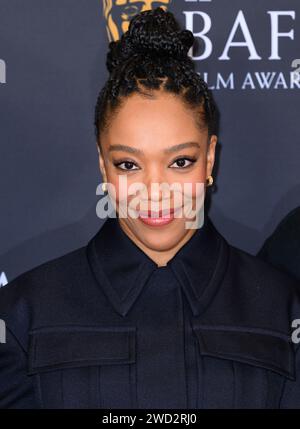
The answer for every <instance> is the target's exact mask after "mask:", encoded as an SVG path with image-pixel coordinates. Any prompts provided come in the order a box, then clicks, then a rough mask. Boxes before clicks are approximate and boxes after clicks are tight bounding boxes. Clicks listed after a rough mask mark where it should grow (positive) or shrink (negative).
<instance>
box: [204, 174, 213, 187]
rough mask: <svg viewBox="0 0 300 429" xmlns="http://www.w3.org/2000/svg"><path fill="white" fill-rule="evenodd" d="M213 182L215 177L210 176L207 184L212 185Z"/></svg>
mask: <svg viewBox="0 0 300 429" xmlns="http://www.w3.org/2000/svg"><path fill="white" fill-rule="evenodd" d="M213 183H214V178H213V177H212V176H208V178H207V179H206V186H212V184H213Z"/></svg>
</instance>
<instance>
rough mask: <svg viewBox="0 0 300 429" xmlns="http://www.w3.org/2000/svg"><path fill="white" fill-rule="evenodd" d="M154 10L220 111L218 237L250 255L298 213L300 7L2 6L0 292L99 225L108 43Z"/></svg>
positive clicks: (280, 0)
mask: <svg viewBox="0 0 300 429" xmlns="http://www.w3.org/2000/svg"><path fill="white" fill-rule="evenodd" d="M157 6H162V7H163V8H165V9H167V10H170V11H171V12H173V13H174V14H175V16H176V17H177V19H178V21H179V22H180V23H181V24H182V27H183V28H187V29H189V30H191V31H192V32H193V33H194V35H195V37H196V38H197V41H198V44H197V45H198V47H197V49H194V50H191V52H190V54H191V55H192V56H193V58H194V61H195V62H196V67H197V71H198V72H199V73H200V74H201V75H202V76H203V77H204V79H205V80H206V81H207V83H208V84H209V87H210V88H211V89H212V90H213V91H214V95H215V98H216V100H217V103H218V106H219V109H220V112H221V122H220V134H219V147H218V153H217V161H216V166H215V170H214V177H215V183H216V186H215V189H214V192H213V193H212V194H211V197H210V199H209V213H210V217H211V219H212V220H213V221H214V224H215V225H216V227H217V228H218V229H219V231H220V232H221V233H222V234H223V235H224V236H225V237H226V238H227V239H228V241H229V242H230V243H231V244H233V245H235V246H238V247H240V248H242V249H244V250H246V251H247V252H249V253H252V254H256V253H257V251H258V250H259V249H260V247H261V246H262V244H263V242H264V240H265V239H266V238H267V237H268V236H269V235H270V234H271V233H272V232H273V231H274V229H275V227H276V226H277V225H278V223H279V222H280V221H281V220H282V218H283V217H284V216H285V215H286V214H287V213H289V212H290V211H291V210H293V209H294V208H295V207H297V206H299V205H300V168H299V166H300V128H299V126H300V119H299V118H300V2H299V0H260V1H250V0H210V1H209V0H206V1H204V0H202V1H200V0H198V1H196V0H173V1H171V0H169V1H168V0H162V1H151V0H145V1H135V0H128V1H126V0H114V1H113V0H107V1H101V0H26V1H21V0H0V113H1V114H0V141H1V144H0V162H1V172H0V178H1V180H0V196H1V218H0V287H1V286H4V285H6V284H7V283H9V281H11V280H12V279H13V278H15V277H16V276H17V275H19V274H21V273H22V272H24V271H27V270H29V269H31V268H33V267H35V266H37V265H39V264H40V263H43V262H45V261H47V260H49V259H52V258H55V257H58V256H61V255H63V254H64V253H66V252H68V251H71V250H73V249H75V248H78V247H80V246H83V245H85V244H86V243H87V241H88V240H89V239H90V238H91V236H92V235H94V234H95V233H96V231H97V230H98V229H99V228H100V227H101V225H102V222H103V220H101V219H99V218H98V217H97V215H96V204H97V202H98V200H99V196H98V195H97V194H96V189H97V186H98V185H99V183H100V182H101V176H100V171H99V167H98V157H97V150H96V142H95V137H94V128H93V119H94V107H95V103H96V98H97V95H98V92H99V90H100V89H101V88H102V86H103V85H104V83H105V81H106V79H107V76H108V75H107V71H106V67H105V59H106V52H107V47H108V43H109V41H111V40H117V39H118V38H119V37H120V35H121V34H122V32H124V31H126V30H127V28H128V24H129V21H130V19H131V18H132V17H133V16H134V15H135V14H136V13H139V12H140V11H141V10H146V9H151V8H155V7H157Z"/></svg>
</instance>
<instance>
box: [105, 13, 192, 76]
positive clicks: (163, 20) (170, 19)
mask: <svg viewBox="0 0 300 429" xmlns="http://www.w3.org/2000/svg"><path fill="white" fill-rule="evenodd" d="M194 40H195V38H194V35H193V33H192V32H191V31H189V30H181V28H180V26H179V24H178V22H177V21H176V19H175V17H174V15H173V14H172V13H171V12H165V11H164V10H163V9H162V8H161V7H157V8H156V9H153V10H146V11H144V12H141V13H139V14H138V15H136V16H135V17H134V18H133V19H132V20H131V21H130V23H129V28H128V31H126V33H124V34H123V35H122V37H121V39H120V40H118V41H117V42H110V44H109V48H110V50H109V52H108V54H107V61H106V66H107V68H108V70H109V72H112V70H113V69H114V68H116V67H118V66H119V65H120V64H122V63H123V62H124V61H126V60H128V59H129V58H131V57H132V56H133V55H141V56H145V55H149V56H153V57H163V58H165V57H171V58H176V59H184V58H186V57H187V54H188V51H189V49H190V48H191V47H192V46H193V43H194Z"/></svg>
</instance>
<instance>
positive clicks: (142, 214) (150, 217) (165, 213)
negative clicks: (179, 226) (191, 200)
mask: <svg viewBox="0 0 300 429" xmlns="http://www.w3.org/2000/svg"><path fill="white" fill-rule="evenodd" d="M180 208H181V207H179V208H177V209H175V208H170V209H165V210H159V211H157V212H152V211H151V210H148V211H139V219H140V220H141V221H142V222H143V223H145V224H147V225H151V226H161V225H166V224H168V223H170V222H172V220H173V219H174V213H175V212H177V211H178V210H179V209H180Z"/></svg>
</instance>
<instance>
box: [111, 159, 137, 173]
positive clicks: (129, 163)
mask: <svg viewBox="0 0 300 429" xmlns="http://www.w3.org/2000/svg"><path fill="white" fill-rule="evenodd" d="M121 165H124V167H121ZM115 166H116V167H118V168H120V169H121V170H125V171H131V170H138V168H133V167H136V165H135V163H134V162H132V161H123V162H118V163H116V164H115Z"/></svg>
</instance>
